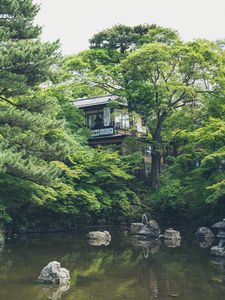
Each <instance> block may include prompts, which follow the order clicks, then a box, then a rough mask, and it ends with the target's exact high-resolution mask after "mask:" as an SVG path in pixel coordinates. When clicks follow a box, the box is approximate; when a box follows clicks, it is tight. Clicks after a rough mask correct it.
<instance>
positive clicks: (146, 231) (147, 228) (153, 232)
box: [138, 220, 160, 238]
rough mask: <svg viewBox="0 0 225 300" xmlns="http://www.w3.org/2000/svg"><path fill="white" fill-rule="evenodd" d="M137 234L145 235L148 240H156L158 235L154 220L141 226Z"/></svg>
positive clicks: (158, 231)
mask: <svg viewBox="0 0 225 300" xmlns="http://www.w3.org/2000/svg"><path fill="white" fill-rule="evenodd" d="M138 234H139V235H145V236H148V237H150V238H157V237H159V235H160V228H159V224H158V223H157V222H156V221H154V220H150V221H149V222H148V223H147V224H146V225H144V226H143V228H142V229H141V230H140V231H139V233H138Z"/></svg>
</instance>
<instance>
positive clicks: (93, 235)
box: [87, 231, 111, 242]
mask: <svg viewBox="0 0 225 300" xmlns="http://www.w3.org/2000/svg"><path fill="white" fill-rule="evenodd" d="M87 238H88V239H92V240H101V241H104V242H110V241H111V235H110V233H109V232H108V231H90V232H88V234H87Z"/></svg>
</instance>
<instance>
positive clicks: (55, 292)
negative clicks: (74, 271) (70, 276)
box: [39, 285, 70, 300]
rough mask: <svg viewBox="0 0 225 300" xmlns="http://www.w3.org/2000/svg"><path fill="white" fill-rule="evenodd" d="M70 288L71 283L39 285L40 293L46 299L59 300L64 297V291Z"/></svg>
mask: <svg viewBox="0 0 225 300" xmlns="http://www.w3.org/2000/svg"><path fill="white" fill-rule="evenodd" d="M69 289H70V285H64V286H58V287H57V286H51V285H41V286H40V287H39V295H42V296H43V298H45V299H52V300H59V299H62V295H63V293H65V292H66V291H68V290H69Z"/></svg>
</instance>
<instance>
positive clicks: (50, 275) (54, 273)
mask: <svg viewBox="0 0 225 300" xmlns="http://www.w3.org/2000/svg"><path fill="white" fill-rule="evenodd" d="M38 282H39V283H44V284H56V285H68V284H69V282H70V272H69V271H68V270H67V269H65V268H61V265H60V263H59V262H57V261H52V262H50V263H49V264H48V265H47V266H46V267H44V269H43V270H42V271H41V273H40V275H39V277H38Z"/></svg>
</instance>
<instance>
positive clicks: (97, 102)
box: [74, 95, 146, 145]
mask: <svg viewBox="0 0 225 300" xmlns="http://www.w3.org/2000/svg"><path fill="white" fill-rule="evenodd" d="M117 100H118V97H117V96H113V95H104V96H97V97H91V98H82V99H77V100H75V101H74V105H75V106H76V107H77V108H79V109H82V110H83V111H84V113H85V122H86V126H87V127H88V128H90V129H91V131H92V133H91V138H90V139H89V143H90V145H98V144H101V145H104V144H121V143H122V141H123V139H124V138H125V137H126V136H129V135H135V136H143V135H145V134H146V129H145V127H143V126H142V124H141V118H140V117H138V116H136V117H135V118H134V117H132V118H131V116H129V113H128V109H127V103H126V102H124V103H121V102H119V101H117Z"/></svg>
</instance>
